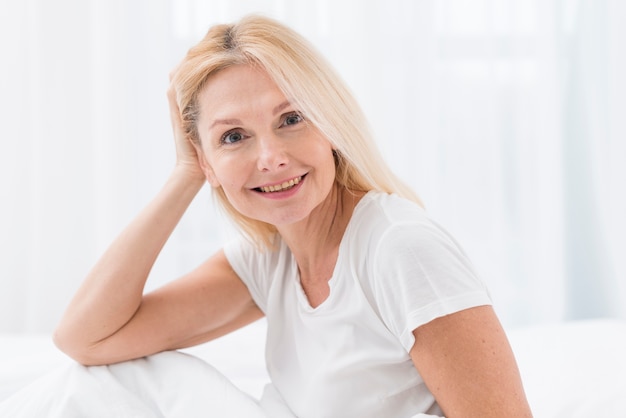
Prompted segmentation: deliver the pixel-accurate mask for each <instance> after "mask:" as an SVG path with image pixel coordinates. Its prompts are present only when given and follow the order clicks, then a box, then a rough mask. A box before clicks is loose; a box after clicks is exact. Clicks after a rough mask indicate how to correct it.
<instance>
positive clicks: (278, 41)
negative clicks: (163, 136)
mask: <svg viewBox="0 0 626 418" xmlns="http://www.w3.org/2000/svg"><path fill="white" fill-rule="evenodd" d="M238 64H248V65H254V66H257V67H259V68H261V69H263V70H264V71H265V72H266V73H267V74H268V75H269V76H270V78H272V80H273V81H274V82H275V83H276V85H277V86H278V87H279V88H280V89H281V91H282V92H283V93H284V95H285V97H287V98H288V99H289V100H290V101H291V102H292V104H294V106H296V107H297V108H298V109H299V110H300V111H301V112H302V113H303V115H304V116H305V118H306V119H307V120H308V121H309V122H310V123H312V124H313V125H314V126H315V127H316V128H317V129H318V130H319V131H320V132H321V133H322V134H323V135H324V136H325V137H326V138H327V139H328V141H329V142H330V143H331V145H332V147H333V149H334V150H335V151H334V155H335V163H336V168H337V171H336V182H337V184H338V185H340V186H342V187H345V188H346V189H348V190H352V191H370V190H378V191H383V192H387V193H396V194H398V195H400V196H403V197H405V198H407V199H410V200H413V201H415V202H416V203H418V204H420V205H421V201H420V199H419V198H418V197H417V195H416V194H415V192H414V191H413V190H412V189H411V188H409V187H408V186H407V185H406V184H404V183H403V182H402V181H401V180H400V179H399V178H398V177H397V176H396V175H395V174H393V173H392V171H391V170H390V169H389V167H388V166H387V164H386V163H385V162H384V161H383V159H382V156H381V154H380V152H379V151H378V149H377V147H376V144H375V142H374V141H373V139H372V136H371V134H370V131H369V126H368V123H367V121H366V119H365V116H364V114H363V112H362V110H361V108H360V107H359V105H358V104H357V102H356V100H355V99H354V97H353V96H352V94H351V93H350V91H349V90H348V88H347V87H346V86H345V84H344V83H343V82H342V80H341V79H340V78H339V77H338V75H337V74H336V73H335V71H334V69H333V68H332V67H331V66H330V65H329V64H328V63H327V62H326V60H325V59H324V58H322V56H321V55H320V54H319V53H318V52H317V51H316V50H315V49H314V48H313V47H312V46H311V45H310V44H309V43H308V42H307V41H306V40H305V39H304V38H303V37H301V36H300V35H299V34H297V33H296V32H294V31H293V30H291V29H290V28H288V27H286V26H285V25H283V24H281V23H279V22H277V21H275V20H272V19H269V18H266V17H261V16H255V15H252V16H247V17H245V18H243V19H241V20H240V21H239V22H237V23H235V24H231V25H223V24H222V25H216V26H213V27H212V28H211V29H210V30H209V31H208V33H207V34H206V36H205V37H204V38H203V39H202V40H201V41H200V42H199V43H198V44H197V45H195V46H194V47H192V48H191V49H190V50H189V52H188V53H187V56H186V57H185V59H184V60H183V61H182V63H181V64H180V66H179V67H178V69H177V71H176V73H175V74H174V78H173V84H174V87H175V89H176V93H177V102H178V106H179V108H180V110H181V117H182V120H183V127H184V129H185V131H186V133H187V135H188V136H189V138H190V139H191V140H192V141H194V142H196V143H199V142H200V137H199V134H198V130H197V120H198V116H199V112H200V109H199V103H198V95H199V93H200V92H201V91H202V90H203V87H204V86H205V85H206V84H207V82H208V81H209V80H210V78H211V76H212V75H214V74H215V73H217V72H218V71H220V70H222V69H224V68H227V67H230V66H233V65H238ZM216 193H217V196H216V197H217V200H218V202H219V203H220V204H221V206H222V207H223V209H224V210H225V211H226V213H227V214H228V215H230V217H231V218H232V219H233V220H234V221H235V223H236V224H238V226H239V227H240V228H241V229H242V230H243V232H244V233H245V234H246V235H247V236H248V237H249V238H251V239H252V240H253V241H254V242H256V243H257V244H259V245H260V246H261V245H262V244H264V245H265V246H267V247H271V243H272V241H273V237H274V235H275V233H276V229H275V227H274V226H273V225H270V224H268V223H265V222H262V221H258V220H256V219H252V218H249V217H247V216H244V215H242V214H241V213H239V212H238V211H237V210H236V209H235V208H234V207H233V206H232V205H231V204H230V202H229V201H228V199H227V197H226V195H225V193H224V191H223V190H222V188H221V187H220V188H217V189H216Z"/></svg>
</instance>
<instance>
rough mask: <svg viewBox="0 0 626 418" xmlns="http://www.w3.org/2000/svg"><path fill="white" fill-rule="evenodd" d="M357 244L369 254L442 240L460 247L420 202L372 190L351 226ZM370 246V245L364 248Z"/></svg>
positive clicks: (354, 242)
mask: <svg viewBox="0 0 626 418" xmlns="http://www.w3.org/2000/svg"><path fill="white" fill-rule="evenodd" d="M350 239H351V241H352V243H353V244H356V243H359V244H361V246H360V248H361V250H366V252H367V253H368V254H367V255H368V256H370V257H371V256H375V255H384V254H390V253H391V254H390V255H392V254H393V252H394V250H395V249H396V248H398V247H400V248H406V246H407V245H408V246H411V247H415V246H418V247H429V246H430V244H434V243H437V242H439V243H440V244H446V245H447V246H452V247H455V248H457V249H459V250H460V246H458V244H457V243H456V241H455V240H454V239H453V238H452V236H451V235H450V234H449V233H448V232H447V231H446V230H445V229H444V228H443V227H441V226H440V225H439V224H438V223H437V222H435V221H434V220H433V219H431V217H430V216H429V215H428V213H427V212H426V211H425V210H424V209H423V208H422V207H421V206H419V205H418V204H417V203H415V202H413V201H410V200H408V199H405V198H402V197H400V196H398V195H395V194H387V193H383V192H369V193H368V194H367V195H365V196H364V197H363V198H362V200H361V202H359V204H358V205H357V208H356V209H355V213H354V215H353V221H352V223H351V227H350ZM363 245H366V248H363Z"/></svg>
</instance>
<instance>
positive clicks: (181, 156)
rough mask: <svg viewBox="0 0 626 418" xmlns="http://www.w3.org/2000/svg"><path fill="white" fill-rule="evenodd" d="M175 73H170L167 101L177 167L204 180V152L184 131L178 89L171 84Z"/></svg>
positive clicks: (174, 71)
mask: <svg viewBox="0 0 626 418" xmlns="http://www.w3.org/2000/svg"><path fill="white" fill-rule="evenodd" d="M175 73H176V69H174V70H173V71H172V72H171V73H170V86H169V88H168V90H167V99H168V102H169V108H170V119H171V123H172V130H173V133H174V141H175V144H176V167H177V168H182V169H183V171H185V172H186V173H189V174H190V175H191V176H192V177H194V178H198V179H204V178H205V176H204V173H203V171H202V168H201V166H200V162H199V159H198V152H202V151H201V150H200V147H199V146H198V147H196V146H195V145H194V144H193V143H192V141H191V138H189V136H188V135H187V134H186V133H185V130H184V129H183V122H182V119H181V112H180V109H179V108H178V102H177V100H176V89H175V88H174V85H173V84H172V83H171V80H172V79H173V78H174V74H175Z"/></svg>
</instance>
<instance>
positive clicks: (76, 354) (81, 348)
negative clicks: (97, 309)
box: [52, 326, 105, 366]
mask: <svg viewBox="0 0 626 418" xmlns="http://www.w3.org/2000/svg"><path fill="white" fill-rule="evenodd" d="M52 342H53V343H54V345H55V346H56V347H57V348H58V349H59V350H60V351H62V352H63V353H64V354H65V355H67V356H68V357H70V358H71V359H72V360H74V361H76V362H77V363H79V364H81V365H83V366H101V365H103V364H105V363H104V362H103V361H102V359H98V356H97V355H96V353H95V350H94V347H93V346H90V345H89V344H86V343H84V342H81V341H79V340H78V339H77V338H75V337H72V335H71V334H70V333H68V332H66V331H65V330H64V329H63V328H62V327H60V326H59V327H57V328H56V329H55V330H54V332H53V334H52Z"/></svg>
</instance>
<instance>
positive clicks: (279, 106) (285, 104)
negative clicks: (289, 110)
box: [272, 100, 291, 115]
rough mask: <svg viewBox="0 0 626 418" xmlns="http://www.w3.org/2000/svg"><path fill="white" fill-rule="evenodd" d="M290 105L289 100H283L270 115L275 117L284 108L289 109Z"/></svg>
mask: <svg viewBox="0 0 626 418" xmlns="http://www.w3.org/2000/svg"><path fill="white" fill-rule="evenodd" d="M290 105H291V102H290V101H289V100H285V101H284V102H282V103H281V104H279V105H278V106H276V107H275V108H274V110H273V111H272V113H273V114H274V115H276V114H277V113H278V112H280V111H281V110H283V109H284V108H286V107H289V106H290Z"/></svg>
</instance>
